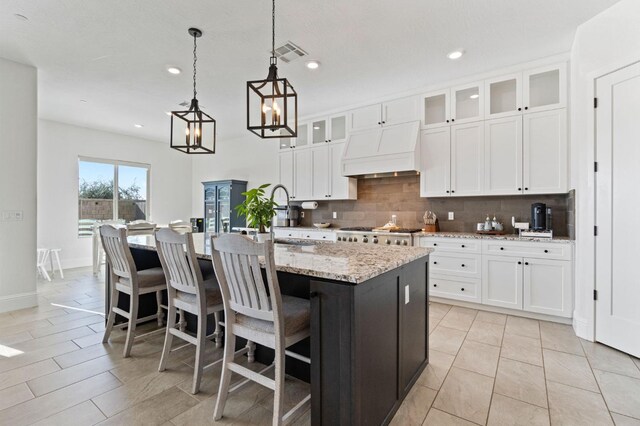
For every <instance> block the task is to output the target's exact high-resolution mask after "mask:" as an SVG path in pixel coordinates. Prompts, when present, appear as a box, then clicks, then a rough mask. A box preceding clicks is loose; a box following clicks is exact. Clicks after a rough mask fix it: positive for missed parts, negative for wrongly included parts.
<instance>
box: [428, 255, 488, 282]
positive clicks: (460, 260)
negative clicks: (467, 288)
mask: <svg viewBox="0 0 640 426" xmlns="http://www.w3.org/2000/svg"><path fill="white" fill-rule="evenodd" d="M480 264H481V262H480V255H473V254H472V255H464V254H462V255H458V254H457V253H456V254H445V253H444V252H442V253H439V252H435V253H432V254H431V255H430V256H429V270H430V271H431V272H432V273H434V274H437V275H456V276H458V277H465V278H481V277H482V275H481V273H480V272H481V271H480Z"/></svg>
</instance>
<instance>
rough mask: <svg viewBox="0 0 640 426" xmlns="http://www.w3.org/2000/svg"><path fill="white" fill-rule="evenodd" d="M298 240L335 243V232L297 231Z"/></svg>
mask: <svg viewBox="0 0 640 426" xmlns="http://www.w3.org/2000/svg"><path fill="white" fill-rule="evenodd" d="M299 232H300V238H302V239H305V240H317V241H335V240H336V233H335V232H326V231H299Z"/></svg>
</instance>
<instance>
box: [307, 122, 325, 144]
mask: <svg viewBox="0 0 640 426" xmlns="http://www.w3.org/2000/svg"><path fill="white" fill-rule="evenodd" d="M328 127H329V126H328V121H327V120H316V121H312V122H311V144H318V143H326V142H328V141H329V137H328V134H329V129H328Z"/></svg>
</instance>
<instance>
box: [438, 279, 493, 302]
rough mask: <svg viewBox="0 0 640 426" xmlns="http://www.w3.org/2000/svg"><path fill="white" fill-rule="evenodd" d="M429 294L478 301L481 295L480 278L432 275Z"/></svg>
mask: <svg viewBox="0 0 640 426" xmlns="http://www.w3.org/2000/svg"><path fill="white" fill-rule="evenodd" d="M429 294H430V295H431V296H435V297H445V298H448V299H457V300H466V301H468V302H477V303H479V302H480V300H481V297H480V294H481V292H480V280H477V279H464V278H456V277H444V276H439V275H435V276H430V277H429Z"/></svg>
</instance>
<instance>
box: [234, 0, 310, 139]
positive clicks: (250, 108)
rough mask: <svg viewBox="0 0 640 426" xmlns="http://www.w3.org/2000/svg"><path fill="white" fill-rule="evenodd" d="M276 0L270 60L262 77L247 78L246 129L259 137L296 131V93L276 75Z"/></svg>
mask: <svg viewBox="0 0 640 426" xmlns="http://www.w3.org/2000/svg"><path fill="white" fill-rule="evenodd" d="M275 40H276V2H275V0H272V8H271V61H270V65H269V74H268V75H267V78H266V79H264V80H254V81H247V129H248V130H249V131H251V132H253V133H255V134H256V135H258V136H260V137H261V138H263V139H269V138H292V137H296V136H297V135H298V94H297V93H296V91H295V90H294V88H293V86H292V85H291V83H289V81H288V80H287V79H286V78H278V67H277V64H278V59H277V58H276V48H275Z"/></svg>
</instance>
